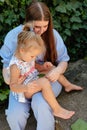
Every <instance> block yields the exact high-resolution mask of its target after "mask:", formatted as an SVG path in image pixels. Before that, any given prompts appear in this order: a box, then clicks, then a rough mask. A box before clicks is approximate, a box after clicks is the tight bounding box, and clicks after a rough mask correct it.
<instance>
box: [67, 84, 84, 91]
mask: <svg viewBox="0 0 87 130" xmlns="http://www.w3.org/2000/svg"><path fill="white" fill-rule="evenodd" d="M72 90H76V91H81V90H83V88H82V87H81V86H78V85H75V84H70V85H68V86H67V87H66V88H65V91H66V92H70V91H72Z"/></svg>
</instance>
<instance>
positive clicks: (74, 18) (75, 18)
mask: <svg viewBox="0 0 87 130" xmlns="http://www.w3.org/2000/svg"><path fill="white" fill-rule="evenodd" d="M70 21H71V22H72V23H73V22H77V23H81V22H82V20H81V19H80V17H77V16H72V17H71V18H70Z"/></svg>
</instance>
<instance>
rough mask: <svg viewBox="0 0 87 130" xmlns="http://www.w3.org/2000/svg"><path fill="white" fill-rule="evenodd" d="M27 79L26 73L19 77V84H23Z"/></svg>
mask: <svg viewBox="0 0 87 130" xmlns="http://www.w3.org/2000/svg"><path fill="white" fill-rule="evenodd" d="M25 79H26V76H25V75H24V76H21V77H19V79H18V84H22V83H23V82H24V80H25Z"/></svg>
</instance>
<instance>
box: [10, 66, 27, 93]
mask: <svg viewBox="0 0 87 130" xmlns="http://www.w3.org/2000/svg"><path fill="white" fill-rule="evenodd" d="M25 78H26V77H25V76H24V77H23V76H22V77H20V70H19V69H18V67H17V65H15V64H13V65H11V66H10V89H11V90H12V91H14V92H26V91H27V87H26V85H24V84H23V81H24V79H25Z"/></svg>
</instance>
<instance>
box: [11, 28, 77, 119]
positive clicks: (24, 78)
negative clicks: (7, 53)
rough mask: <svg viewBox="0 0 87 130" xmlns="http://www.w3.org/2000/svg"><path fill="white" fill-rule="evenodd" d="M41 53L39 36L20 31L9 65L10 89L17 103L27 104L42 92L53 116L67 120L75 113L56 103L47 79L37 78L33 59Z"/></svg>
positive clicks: (41, 44)
mask: <svg viewBox="0 0 87 130" xmlns="http://www.w3.org/2000/svg"><path fill="white" fill-rule="evenodd" d="M43 52H45V46H44V43H43V40H42V39H41V37H40V36H39V35H37V34H35V33H34V32H32V31H22V32H21V33H20V34H19V35H18V46H17V49H16V52H15V53H14V55H13V56H12V59H11V61H10V64H9V67H10V89H11V91H12V93H13V95H14V97H15V99H16V100H18V102H27V101H28V100H29V99H30V98H31V97H32V96H33V94H35V93H36V92H39V91H42V94H43V97H44V98H45V100H46V101H47V102H48V103H49V105H50V106H51V108H52V110H53V114H54V115H55V116H57V117H61V118H64V119H68V118H70V117H71V116H72V115H73V114H74V113H75V112H74V111H68V110H66V109H64V108H62V107H61V106H60V105H59V104H58V103H57V100H56V98H55V96H54V94H53V92H52V89H51V85H50V82H49V80H48V79H47V78H45V77H43V78H38V71H37V70H36V69H35V58H36V57H37V56H38V55H39V54H40V53H43ZM44 83H45V84H44ZM61 110H62V112H61Z"/></svg>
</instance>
